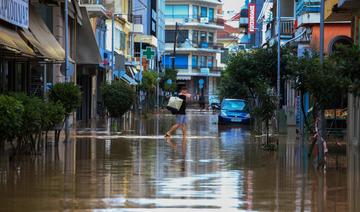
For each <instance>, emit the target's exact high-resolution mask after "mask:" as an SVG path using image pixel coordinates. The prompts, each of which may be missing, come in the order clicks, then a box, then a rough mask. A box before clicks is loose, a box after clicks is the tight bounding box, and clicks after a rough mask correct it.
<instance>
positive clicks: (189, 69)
mask: <svg viewBox="0 0 360 212" xmlns="http://www.w3.org/2000/svg"><path fill="white" fill-rule="evenodd" d="M188 72H189V73H191V72H192V53H190V54H189V56H188Z"/></svg>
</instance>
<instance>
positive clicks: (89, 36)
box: [76, 7, 101, 65]
mask: <svg viewBox="0 0 360 212" xmlns="http://www.w3.org/2000/svg"><path fill="white" fill-rule="evenodd" d="M80 10H81V14H82V17H83V25H82V26H81V27H80V26H79V27H78V28H77V31H76V37H77V39H76V41H77V43H76V44H77V54H76V61H77V63H78V64H80V65H99V64H100V63H101V56H100V50H99V47H98V45H97V42H96V39H95V35H94V32H93V30H92V27H91V24H90V20H89V17H88V14H87V11H86V8H85V7H80Z"/></svg>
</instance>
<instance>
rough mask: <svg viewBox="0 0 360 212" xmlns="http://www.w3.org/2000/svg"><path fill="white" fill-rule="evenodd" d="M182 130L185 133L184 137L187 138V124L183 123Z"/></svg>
mask: <svg viewBox="0 0 360 212" xmlns="http://www.w3.org/2000/svg"><path fill="white" fill-rule="evenodd" d="M181 130H182V133H183V138H186V124H182V125H181Z"/></svg>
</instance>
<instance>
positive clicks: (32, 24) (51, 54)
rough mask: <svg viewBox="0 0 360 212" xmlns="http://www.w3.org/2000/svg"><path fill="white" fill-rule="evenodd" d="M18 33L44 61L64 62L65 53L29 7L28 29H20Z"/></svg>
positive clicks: (31, 7)
mask: <svg viewBox="0 0 360 212" xmlns="http://www.w3.org/2000/svg"><path fill="white" fill-rule="evenodd" d="M20 33H21V34H22V35H23V36H24V37H25V38H26V39H27V40H28V41H29V42H30V43H31V44H32V45H33V46H34V48H35V49H37V50H38V51H39V53H40V54H41V55H42V56H43V57H44V58H46V59H49V60H52V61H59V62H61V61H64V60H65V51H64V49H63V48H62V47H61V45H60V44H59V42H58V41H57V40H56V38H55V37H54V36H53V34H52V33H51V32H50V30H49V29H48V28H47V26H46V24H45V22H44V21H43V20H42V18H41V17H40V16H39V15H38V14H37V13H36V11H35V8H34V7H33V6H30V21H29V29H22V30H20Z"/></svg>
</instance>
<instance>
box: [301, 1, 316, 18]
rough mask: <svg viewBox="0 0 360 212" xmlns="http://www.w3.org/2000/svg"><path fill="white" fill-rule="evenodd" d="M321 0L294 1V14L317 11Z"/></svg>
mask: <svg viewBox="0 0 360 212" xmlns="http://www.w3.org/2000/svg"><path fill="white" fill-rule="evenodd" d="M320 1H321V0H298V1H297V2H296V15H297V16H299V15H302V14H304V13H319V12H320Z"/></svg>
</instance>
